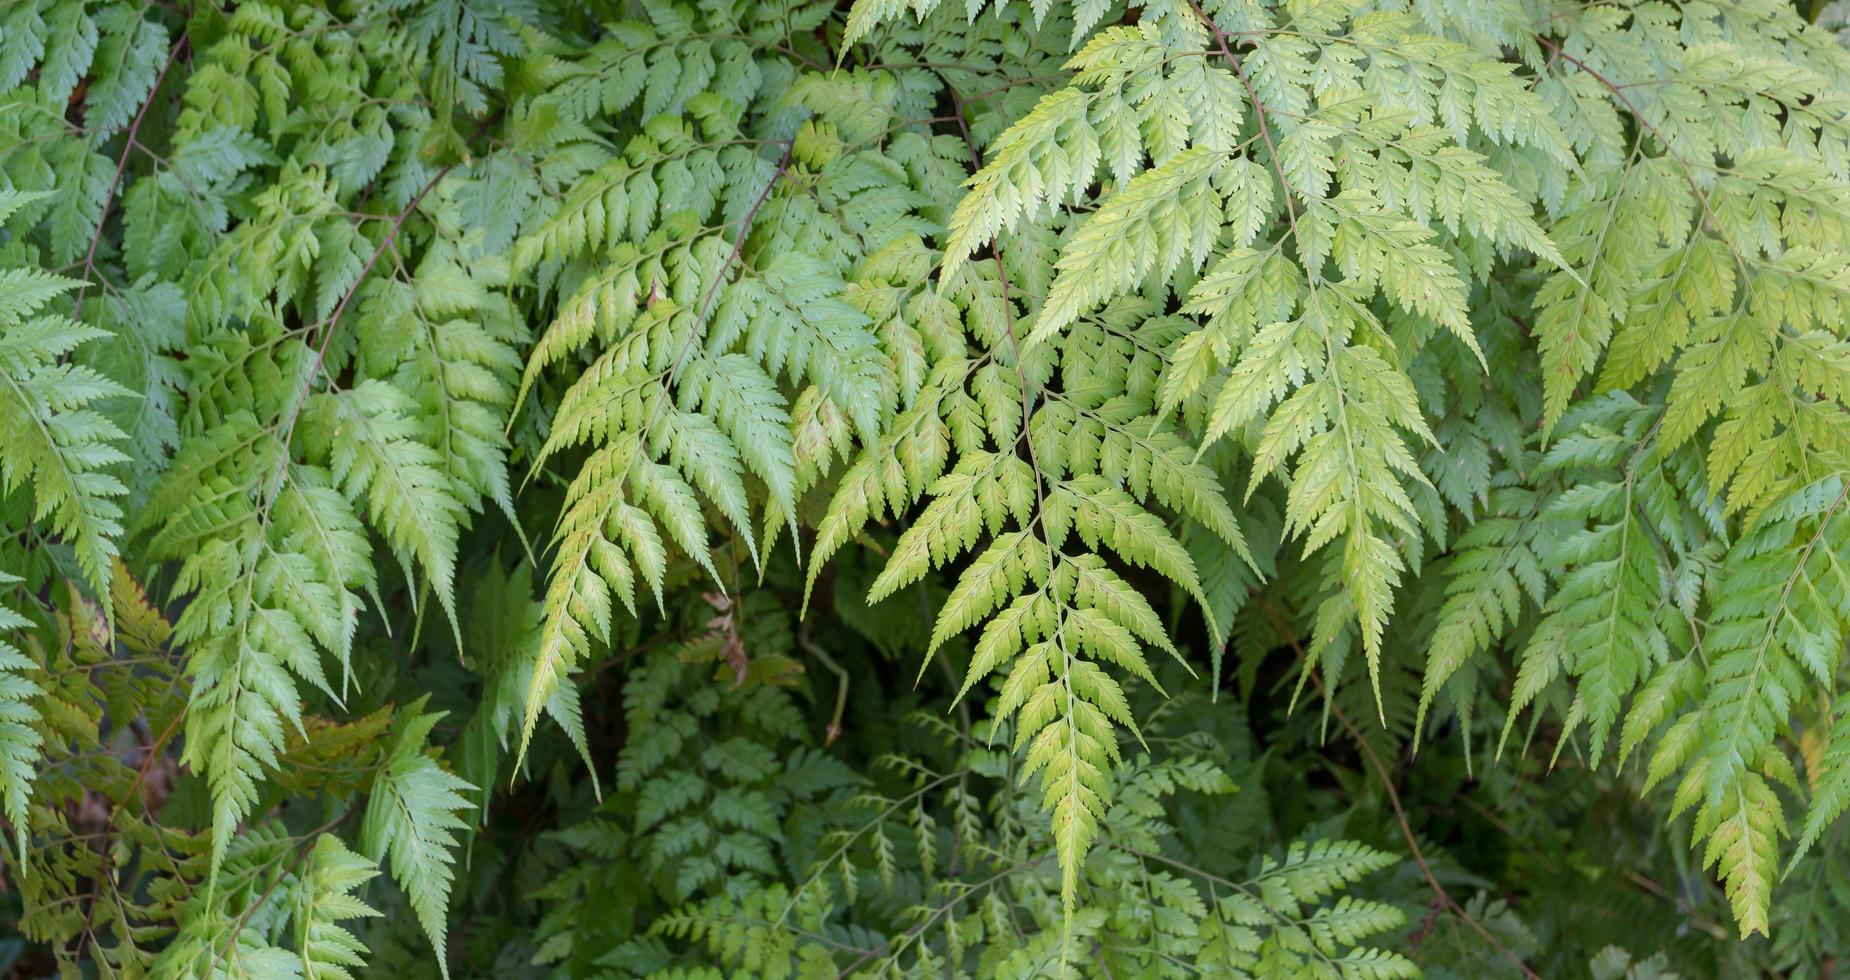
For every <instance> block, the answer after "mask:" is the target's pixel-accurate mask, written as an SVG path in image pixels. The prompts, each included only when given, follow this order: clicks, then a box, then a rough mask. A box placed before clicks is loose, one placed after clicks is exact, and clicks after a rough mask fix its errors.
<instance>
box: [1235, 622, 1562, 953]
mask: <svg viewBox="0 0 1850 980" xmlns="http://www.w3.org/2000/svg"><path fill="white" fill-rule="evenodd" d="M1260 603H1261V605H1263V606H1264V607H1265V611H1266V615H1267V616H1269V617H1270V618H1271V620H1272V624H1273V625H1274V626H1276V627H1277V628H1278V631H1279V633H1280V634H1281V635H1282V636H1284V638H1285V641H1286V642H1287V643H1288V644H1290V646H1291V651H1292V652H1293V653H1295V654H1297V656H1298V660H1299V661H1301V662H1302V663H1303V664H1304V665H1305V670H1306V671H1307V672H1308V673H1309V675H1310V679H1311V683H1313V684H1315V685H1316V687H1317V691H1318V693H1321V694H1325V695H1326V697H1327V696H1328V694H1327V692H1326V691H1325V689H1324V686H1323V678H1322V677H1321V676H1319V675H1318V673H1317V671H1316V669H1315V668H1313V667H1312V666H1311V664H1310V657H1309V655H1308V654H1306V653H1305V652H1304V646H1303V644H1301V643H1299V642H1298V637H1297V633H1296V632H1295V631H1293V630H1292V628H1291V624H1289V623H1287V622H1286V621H1285V618H1284V616H1283V615H1282V614H1281V613H1280V612H1279V611H1278V607H1277V606H1275V605H1273V604H1272V603H1271V601H1269V600H1267V599H1265V598H1264V597H1260ZM1328 704H1329V706H1330V713H1331V714H1332V715H1334V716H1335V717H1336V721H1337V723H1338V724H1340V725H1342V726H1343V730H1344V731H1346V732H1348V733H1349V737H1350V738H1352V739H1354V740H1355V744H1356V747H1357V748H1359V749H1361V750H1362V757H1363V758H1364V759H1366V760H1367V761H1368V767H1369V769H1370V770H1372V771H1373V772H1374V774H1375V776H1376V778H1378V779H1379V780H1380V781H1381V788H1382V789H1384V790H1386V791H1387V797H1388V805H1389V806H1391V807H1393V809H1394V820H1395V822H1396V823H1398V824H1399V825H1400V834H1401V836H1402V837H1403V838H1405V839H1406V841H1407V850H1408V851H1409V853H1411V854H1412V856H1413V862H1414V863H1415V864H1417V865H1419V867H1420V874H1421V875H1422V876H1424V877H1425V878H1426V884H1427V886H1428V887H1430V888H1431V889H1432V891H1433V894H1434V895H1435V896H1437V898H1438V899H1439V901H1441V902H1443V903H1444V904H1445V907H1446V908H1447V909H1448V910H1449V911H1450V912H1451V913H1452V914H1453V915H1455V916H1457V917H1458V918H1459V920H1460V921H1462V922H1464V924H1465V925H1467V926H1470V927H1471V931H1473V932H1475V933H1477V934H1478V936H1479V937H1481V938H1482V939H1483V940H1484V941H1485V942H1487V943H1489V944H1490V945H1491V946H1492V947H1493V948H1495V949H1496V950H1497V952H1499V953H1501V954H1503V957H1504V958H1505V959H1507V960H1509V961H1510V963H1511V964H1513V965H1514V966H1515V967H1516V969H1518V970H1520V971H1522V975H1523V976H1524V977H1526V978H1529V980H1541V978H1540V975H1539V974H1537V973H1536V972H1535V971H1534V970H1532V969H1530V968H1529V965H1528V964H1527V963H1524V962H1523V961H1522V957H1520V956H1518V955H1516V951H1515V950H1512V949H1510V948H1509V947H1508V946H1507V945H1505V944H1504V942H1503V941H1502V940H1501V939H1498V938H1497V937H1496V936H1494V935H1492V934H1491V932H1490V930H1489V929H1486V928H1484V924H1483V923H1481V922H1479V921H1478V920H1477V918H1476V917H1475V916H1473V915H1472V914H1471V913H1470V912H1467V911H1465V907H1464V906H1462V905H1460V904H1458V900H1457V899H1455V898H1453V897H1452V893H1451V892H1448V891H1446V890H1445V886H1444V885H1442V884H1440V883H1439V878H1438V876H1437V875H1435V874H1433V870H1432V866H1431V865H1430V864H1428V863H1427V862H1426V852H1425V851H1424V850H1423V849H1422V848H1421V847H1420V842H1419V839H1418V838H1417V837H1416V836H1415V835H1414V833H1413V827H1412V825H1411V824H1409V823H1408V822H1407V811H1406V810H1405V809H1404V808H1403V807H1402V806H1401V803H1400V791H1399V790H1397V789H1395V788H1394V777H1393V776H1392V775H1390V774H1389V773H1388V769H1387V765H1386V764H1385V763H1383V762H1382V761H1381V756H1380V755H1379V754H1378V753H1376V752H1375V747H1374V746H1372V745H1370V744H1368V739H1366V738H1364V737H1363V736H1362V732H1361V729H1359V728H1356V727H1355V722H1353V721H1350V720H1349V715H1348V714H1347V713H1345V712H1344V711H1343V709H1342V707H1341V706H1340V705H1338V704H1337V703H1336V699H1335V698H1334V697H1329V698H1328Z"/></svg>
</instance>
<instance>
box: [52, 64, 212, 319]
mask: <svg viewBox="0 0 1850 980" xmlns="http://www.w3.org/2000/svg"><path fill="white" fill-rule="evenodd" d="M185 48H186V32H185V31H181V32H180V39H179V40H178V41H175V42H173V50H172V51H169V52H167V63H166V64H164V65H162V66H161V71H160V74H158V75H156V76H154V87H153V88H151V89H149V90H148V100H147V101H146V102H143V103H142V104H141V109H140V110H139V111H137V112H136V113H135V121H134V122H132V123H130V124H129V127H128V138H127V139H125V140H123V141H122V155H121V156H119V157H117V158H116V173H115V176H113V177H111V178H109V191H108V193H106V194H104V195H103V210H102V211H101V212H100V213H98V214H97V216H96V231H95V232H93V233H92V234H91V235H90V247H89V248H87V249H85V250H84V266H83V285H81V286H78V287H77V315H78V316H80V317H81V316H83V308H84V293H85V292H86V291H88V290H89V288H90V273H91V272H92V271H93V270H94V269H95V267H96V246H97V243H98V242H101V241H102V240H103V224H104V222H107V221H108V220H109V205H110V204H112V203H114V201H115V199H116V188H117V187H119V186H121V184H122V171H123V170H124V169H126V168H127V167H128V155H129V151H130V150H132V149H134V148H135V134H136V133H139V132H140V131H141V122H142V120H144V119H146V118H148V109H149V108H150V107H152V106H153V105H154V97H155V96H157V95H159V94H160V91H161V83H162V82H165V81H166V80H167V72H168V70H169V69H171V68H173V65H174V62H176V61H178V60H180V52H181V51H182V50H184V49H185Z"/></svg>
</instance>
